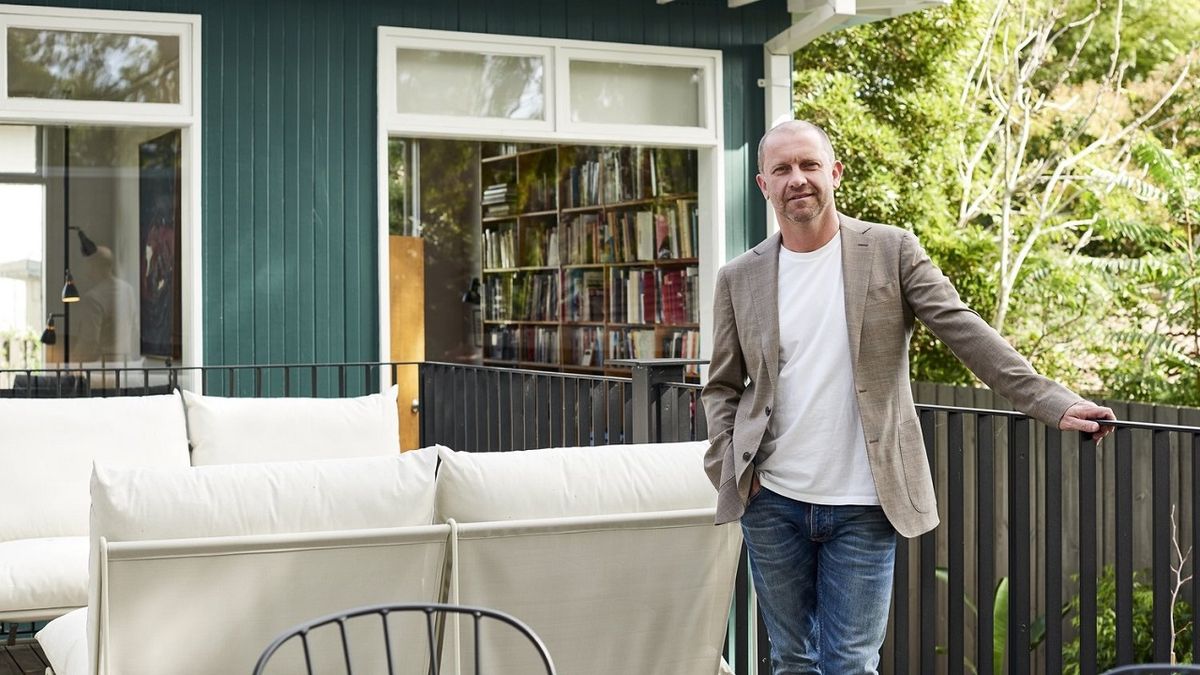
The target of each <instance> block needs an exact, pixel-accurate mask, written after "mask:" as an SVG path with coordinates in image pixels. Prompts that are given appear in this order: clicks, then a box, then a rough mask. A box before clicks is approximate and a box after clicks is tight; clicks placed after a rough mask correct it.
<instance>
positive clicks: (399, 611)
mask: <svg viewBox="0 0 1200 675" xmlns="http://www.w3.org/2000/svg"><path fill="white" fill-rule="evenodd" d="M403 614H410V615H416V616H417V617H418V618H419V619H420V624H421V625H420V627H419V629H418V630H411V628H412V626H409V628H410V630H405V631H401V630H400V629H398V627H397V625H396V621H395V619H396V618H397V617H399V616H400V615H403ZM446 615H464V616H468V617H470V619H471V626H470V628H469V632H470V633H471V634H472V636H473V639H472V641H471V645H472V649H471V652H472V655H473V659H472V661H473V664H474V670H473V671H472V672H474V673H475V675H485V674H486V673H489V672H496V673H500V675H504V674H505V673H511V672H515V671H508V670H495V671H488V670H485V669H484V668H485V665H484V664H485V663H487V660H488V652H487V644H488V641H487V640H486V639H485V637H484V634H483V624H484V621H485V620H491V621H495V622H499V623H500V624H505V625H507V626H508V627H509V628H511V629H512V631H509V632H514V631H515V633H516V634H517V635H518V636H520V637H521V638H523V639H524V642H525V643H526V644H527V645H528V649H529V651H531V652H533V653H534V654H536V656H537V658H538V659H539V660H540V661H541V665H542V667H543V668H545V672H546V674H547V675H555V670H554V661H553V659H551V658H550V653H549V652H548V651H547V650H546V646H545V645H544V644H542V641H541V639H540V638H539V637H538V636H537V634H536V633H534V632H533V631H532V630H531V629H530V628H529V627H528V626H526V625H525V624H524V623H522V622H521V620H520V619H517V618H516V617H513V616H510V615H508V614H505V613H504V612H499V611H496V610H493V609H485V608H482V607H466V606H462V605H448V604H440V603H431V604H401V605H372V606H368V607H359V608H356V609H351V610H347V611H345V612H338V613H335V614H330V615H328V616H323V617H320V618H318V619H313V620H312V621H308V622H305V623H302V624H300V625H298V626H295V627H293V628H291V629H289V630H288V631H286V632H284V633H283V634H282V635H280V636H279V637H277V638H275V640H274V641H273V642H271V644H270V645H268V646H267V648H266V650H264V651H263V653H262V656H260V657H259V659H258V663H257V664H256V665H255V666H254V675H267V674H268V673H271V672H273V671H272V670H271V668H270V667H269V666H270V665H273V662H272V657H274V656H275V654H276V653H277V652H279V651H280V650H281V649H283V648H285V646H286V645H289V643H292V644H294V643H293V642H292V641H293V640H298V641H299V647H298V649H299V650H300V652H301V654H302V655H303V660H304V665H305V668H306V671H305V672H307V673H309V675H312V673H314V672H316V671H314V668H313V663H314V661H316V660H317V648H316V647H315V646H314V644H313V643H315V642H317V641H318V639H319V638H326V639H325V641H324V644H323V645H322V646H321V647H320V651H321V652H322V653H323V654H324V655H325V656H326V657H328V656H329V655H331V654H332V656H334V657H335V658H338V659H340V660H341V661H342V663H343V664H344V667H345V672H346V673H347V675H354V674H355V673H368V672H369V673H376V672H383V671H382V670H381V669H380V667H381V665H386V667H387V671H386V672H387V673H388V674H389V675H393V674H394V673H397V672H401V669H402V668H404V667H405V666H409V667H411V666H412V665H413V664H417V663H425V664H428V672H429V673H431V674H432V675H438V673H439V672H446V671H443V670H442V669H441V667H440V664H441V656H442V646H443V640H442V637H443V635H444V626H445V623H446V622H445V621H444V620H445V619H446V618H448V617H447V616H446ZM372 617H373V618H376V619H378V620H379V622H378V624H375V622H374V621H371V620H370V618H372ZM449 618H451V619H452V620H451V622H450V623H451V625H452V626H454V627H457V630H456V631H455V632H456V634H457V635H458V636H459V637H460V638H461V636H462V633H463V629H462V628H461V626H458V623H459V622H458V621H455V620H453V619H456V618H458V617H457V616H453V617H449ZM355 619H358V620H359V621H357V622H356V623H357V624H359V625H361V624H364V623H365V624H367V626H368V627H367V630H368V631H370V632H373V633H374V634H375V635H374V639H373V640H372V639H371V637H370V632H368V633H364V632H363V631H357V632H356V631H354V628H355V627H356V626H355V625H354V624H352V620H355ZM372 625H373V626H375V629H371V628H370V626H372ZM322 628H330V629H331V630H327V631H324V634H321V633H319V631H320V629H322ZM333 629H336V630H333ZM489 635H490V633H489ZM409 648H412V649H420V650H422V651H423V652H424V657H423V658H413V656H414V655H413V654H412V653H411V652H409V651H408V650H409ZM397 652H402V653H400V654H398V653H397ZM381 661H382V664H381ZM278 672H289V673H292V672H297V671H296V670H295V669H294V668H292V669H288V670H279V671H278ZM405 672H407V671H405ZM414 672H425V670H424V668H422V669H421V670H419V671H414ZM451 672H455V674H456V675H457V672H461V671H451ZM521 672H523V673H528V672H530V671H529V670H522V671H521Z"/></svg>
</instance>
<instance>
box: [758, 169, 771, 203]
mask: <svg viewBox="0 0 1200 675" xmlns="http://www.w3.org/2000/svg"><path fill="white" fill-rule="evenodd" d="M754 182H755V183H758V189H759V190H760V191H761V192H762V196H763V198H764V199H766V200H767V201H771V195H770V194H768V193H767V180H766V179H765V178H763V176H762V174H761V173H759V174H755V175H754Z"/></svg>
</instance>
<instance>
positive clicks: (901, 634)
mask: <svg viewBox="0 0 1200 675" xmlns="http://www.w3.org/2000/svg"><path fill="white" fill-rule="evenodd" d="M911 548H912V547H911V544H910V542H909V540H908V539H905V538H904V537H901V536H899V535H897V536H896V571H895V575H896V577H895V579H896V581H895V584H894V586H895V588H894V589H893V592H892V595H893V598H894V601H893V602H892V616H893V619H892V668H893V669H894V672H895V675H908V672H909V661H910V659H911V656H910V655H909V649H908V641H909V626H908V620H909V618H910V609H909V606H910V604H911V601H910V599H909V577H910V576H911V574H912V572H911V571H910V567H911V566H910V564H909V557H910V556H909V551H910V549H911Z"/></svg>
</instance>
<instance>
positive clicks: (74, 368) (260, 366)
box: [0, 361, 463, 373]
mask: <svg viewBox="0 0 1200 675" xmlns="http://www.w3.org/2000/svg"><path fill="white" fill-rule="evenodd" d="M422 363H433V362H423V361H346V362H332V363H238V364H213V363H210V364H205V365H200V366H185V365H179V364H174V363H173V364H171V365H166V364H149V365H147V364H141V365H131V364H121V363H105V364H102V365H91V364H88V365H84V364H81V363H67V364H59V365H55V366H43V367H40V368H0V373H99V372H108V371H120V370H135V371H143V370H155V371H159V370H268V369H283V368H369V367H375V368H378V367H386V366H419V365H421V364H422ZM438 365H463V364H438Z"/></svg>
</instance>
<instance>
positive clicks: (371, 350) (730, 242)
mask: <svg viewBox="0 0 1200 675" xmlns="http://www.w3.org/2000/svg"><path fill="white" fill-rule="evenodd" d="M10 1H11V0H10ZM18 3H19V4H21V0H18ZM23 4H36V5H47V4H52V5H55V6H60V7H62V6H67V7H88V8H96V9H121V10H144V11H158V12H180V13H187V14H198V15H200V16H201V17H202V20H203V25H202V31H203V39H202V58H203V62H202V78H203V88H202V96H203V101H202V124H203V138H202V147H201V155H202V160H201V163H202V170H203V193H202V195H201V212H202V217H203V248H204V250H203V260H202V262H201V264H202V268H203V274H204V288H203V291H202V293H203V300H202V301H203V308H204V326H203V335H204V360H205V362H206V363H209V364H238V363H242V364H253V363H313V362H338V361H359V360H367V361H369V360H374V359H375V358H376V357H377V356H378V353H379V349H378V333H379V321H380V317H379V316H377V314H378V312H377V307H378V298H379V295H378V294H379V292H380V289H379V288H378V279H379V275H378V264H377V259H378V258H377V246H378V244H377V231H378V229H377V228H378V227H379V225H378V223H377V222H376V206H375V205H376V199H375V192H376V188H375V183H376V177H375V164H376V151H375V129H376V126H375V109H376V108H375V60H376V32H377V31H376V29H377V27H378V26H381V25H386V26H404V27H412V28H429V29H438V30H458V31H467V32H479V33H503V34H514V35H529V36H536V37H547V38H569V39H576V40H601V41H610V42H627V43H638V44H655V45H667V46H674V47H697V48H704V49H721V50H722V51H723V53H724V95H725V101H724V116H725V153H726V155H725V156H726V165H725V167H726V168H725V170H726V185H725V189H726V195H727V196H726V199H727V205H728V206H727V210H726V220H727V224H728V227H727V248H728V253H729V255H730V256H732V255H735V254H737V253H739V252H741V251H743V250H745V249H746V248H747V247H748V246H750V245H753V244H754V243H756V242H757V241H758V240H759V239H761V237H762V236H763V219H764V216H765V211H764V207H763V201H762V200H761V199H758V198H757V191H756V188H754V184H753V164H754V153H755V144H756V143H757V140H758V137H759V136H760V135H761V133H762V130H763V110H762V105H763V104H762V90H761V89H760V88H759V87H758V84H757V81H758V79H759V78H761V77H762V76H763V75H762V70H763V62H762V61H763V57H762V43H763V42H764V41H765V40H766V39H768V38H770V37H771V36H773V35H775V34H776V33H778V32H779V31H781V30H783V29H784V28H786V27H787V24H788V14H787V10H786V1H785V0H761V1H760V2H758V3H755V4H753V5H750V6H748V7H743V8H739V9H736V10H730V9H728V8H726V6H725V4H726V3H725V0H675V1H674V2H671V3H670V4H667V5H658V4H656V3H655V2H654V0H610V1H608V2H590V1H589V0H528V1H523V0H459V1H458V2H457V3H456V2H446V1H445V0H362V1H344V0H125V1H119V2H118V1H111V0H92V1H82V2H81V1H79V0H74V1H71V2H28V1H26V2H24V3H23Z"/></svg>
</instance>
